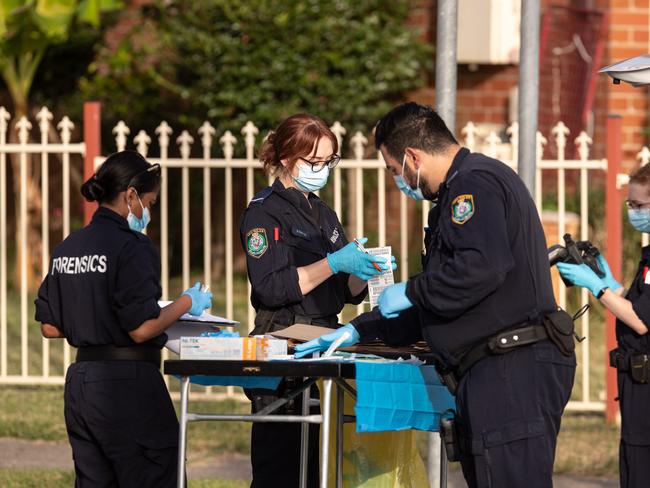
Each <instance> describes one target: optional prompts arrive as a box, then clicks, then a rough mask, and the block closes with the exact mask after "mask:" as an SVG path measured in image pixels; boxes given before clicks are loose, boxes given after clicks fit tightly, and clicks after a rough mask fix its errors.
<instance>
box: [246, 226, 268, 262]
mask: <svg viewBox="0 0 650 488" xmlns="http://www.w3.org/2000/svg"><path fill="white" fill-rule="evenodd" d="M268 248H269V240H268V239H267V238H266V230H264V229H262V228H261V227H258V228H257V229H252V230H249V231H248V234H246V251H247V252H248V254H249V255H250V256H252V257H254V258H260V257H262V255H263V254H264V253H265V252H266V250H267V249H268Z"/></svg>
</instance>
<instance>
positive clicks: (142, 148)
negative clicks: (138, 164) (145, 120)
mask: <svg viewBox="0 0 650 488" xmlns="http://www.w3.org/2000/svg"><path fill="white" fill-rule="evenodd" d="M133 142H135V143H136V147H137V149H138V152H139V153H140V154H142V157H143V158H146V157H147V152H148V151H149V144H151V137H149V134H147V133H146V132H145V131H144V130H140V132H138V134H137V135H136V136H135V137H134V138H133Z"/></svg>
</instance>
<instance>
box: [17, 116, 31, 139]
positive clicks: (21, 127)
mask: <svg viewBox="0 0 650 488" xmlns="http://www.w3.org/2000/svg"><path fill="white" fill-rule="evenodd" d="M31 128H32V123H31V122H30V121H29V120H28V119H27V117H25V116H24V115H23V116H22V117H21V118H20V120H19V121H18V122H17V123H16V130H17V131H18V140H19V141H20V143H21V144H27V142H28V141H29V130H30V129H31Z"/></svg>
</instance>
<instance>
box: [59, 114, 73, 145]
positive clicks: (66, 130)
mask: <svg viewBox="0 0 650 488" xmlns="http://www.w3.org/2000/svg"><path fill="white" fill-rule="evenodd" d="M56 127H57V129H59V130H60V131H61V142H62V143H63V144H70V136H71V135H72V129H74V124H73V123H72V121H71V120H70V119H69V118H68V116H67V115H66V116H65V117H63V118H62V119H61V122H59V123H58V124H57V126H56Z"/></svg>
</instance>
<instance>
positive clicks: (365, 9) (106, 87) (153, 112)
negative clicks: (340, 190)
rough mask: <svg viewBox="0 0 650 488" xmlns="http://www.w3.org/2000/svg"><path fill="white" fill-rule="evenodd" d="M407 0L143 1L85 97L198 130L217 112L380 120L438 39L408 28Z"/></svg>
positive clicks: (231, 121) (265, 122)
mask: <svg viewBox="0 0 650 488" xmlns="http://www.w3.org/2000/svg"><path fill="white" fill-rule="evenodd" d="M412 4H413V2H412V1H410V0H364V1H359V0H247V1H246V2H240V1H238V0H203V1H200V2H196V1H192V0H184V1H178V0H177V1H172V2H168V1H167V2H163V3H161V4H159V5H158V6H156V7H154V8H151V7H148V8H145V10H143V11H141V12H140V13H139V14H138V15H139V16H140V17H139V18H138V22H137V27H136V28H135V29H133V30H132V32H131V33H130V34H129V35H128V36H127V37H126V38H125V39H124V40H123V42H122V43H121V44H119V45H118V46H117V47H115V48H111V49H109V48H106V47H104V48H102V50H101V52H100V53H99V56H98V60H97V62H96V63H95V65H94V74H93V75H92V76H90V77H88V78H86V79H85V80H83V82H82V89H83V92H84V94H85V96H86V97H87V98H99V99H101V100H103V101H104V117H103V118H104V119H105V120H106V119H107V118H108V119H112V120H117V119H119V118H123V119H124V120H125V121H127V122H128V123H129V124H130V125H131V127H132V128H133V127H135V126H136V124H139V125H138V126H137V127H139V128H141V127H145V128H151V127H154V126H155V125H156V124H157V123H158V122H160V120H163V119H165V120H167V121H168V122H170V123H172V124H180V125H182V126H186V127H189V128H191V129H194V130H195V129H196V128H198V127H199V125H200V123H201V122H202V121H203V120H205V119H209V120H210V121H211V122H212V123H213V125H218V127H219V129H223V130H225V129H231V130H237V131H239V129H240V128H241V127H242V126H243V125H244V124H245V122H246V121H247V120H252V121H253V122H254V123H255V124H256V125H258V126H259V127H261V128H262V129H264V130H266V129H268V128H271V127H274V126H275V125H277V123H278V122H279V121H280V120H281V119H282V118H283V117H286V116H288V115H290V114H292V113H296V112H300V111H308V112H312V113H315V114H318V115H320V116H321V117H323V118H324V119H326V120H327V121H328V122H330V123H331V122H333V121H334V120H339V121H340V122H341V123H343V124H344V125H346V127H347V128H348V129H349V130H351V129H364V130H367V129H368V128H370V127H372V126H373V125H374V123H375V122H376V120H377V119H378V118H379V117H381V115H382V114H383V113H385V112H386V111H387V110H389V109H390V108H391V107H392V106H393V105H394V104H395V103H396V102H397V101H399V100H400V99H401V98H402V97H403V96H404V95H405V93H407V92H408V91H409V90H412V89H414V88H417V87H419V86H421V85H422V84H423V83H424V81H425V79H424V76H426V70H427V69H428V68H429V67H430V66H431V64H432V63H431V60H432V48H431V46H430V45H427V44H425V43H423V42H421V41H419V40H418V34H419V33H418V32H417V31H416V30H415V29H414V28H413V27H409V26H407V18H408V15H409V12H410V11H411V8H412Z"/></svg>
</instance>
